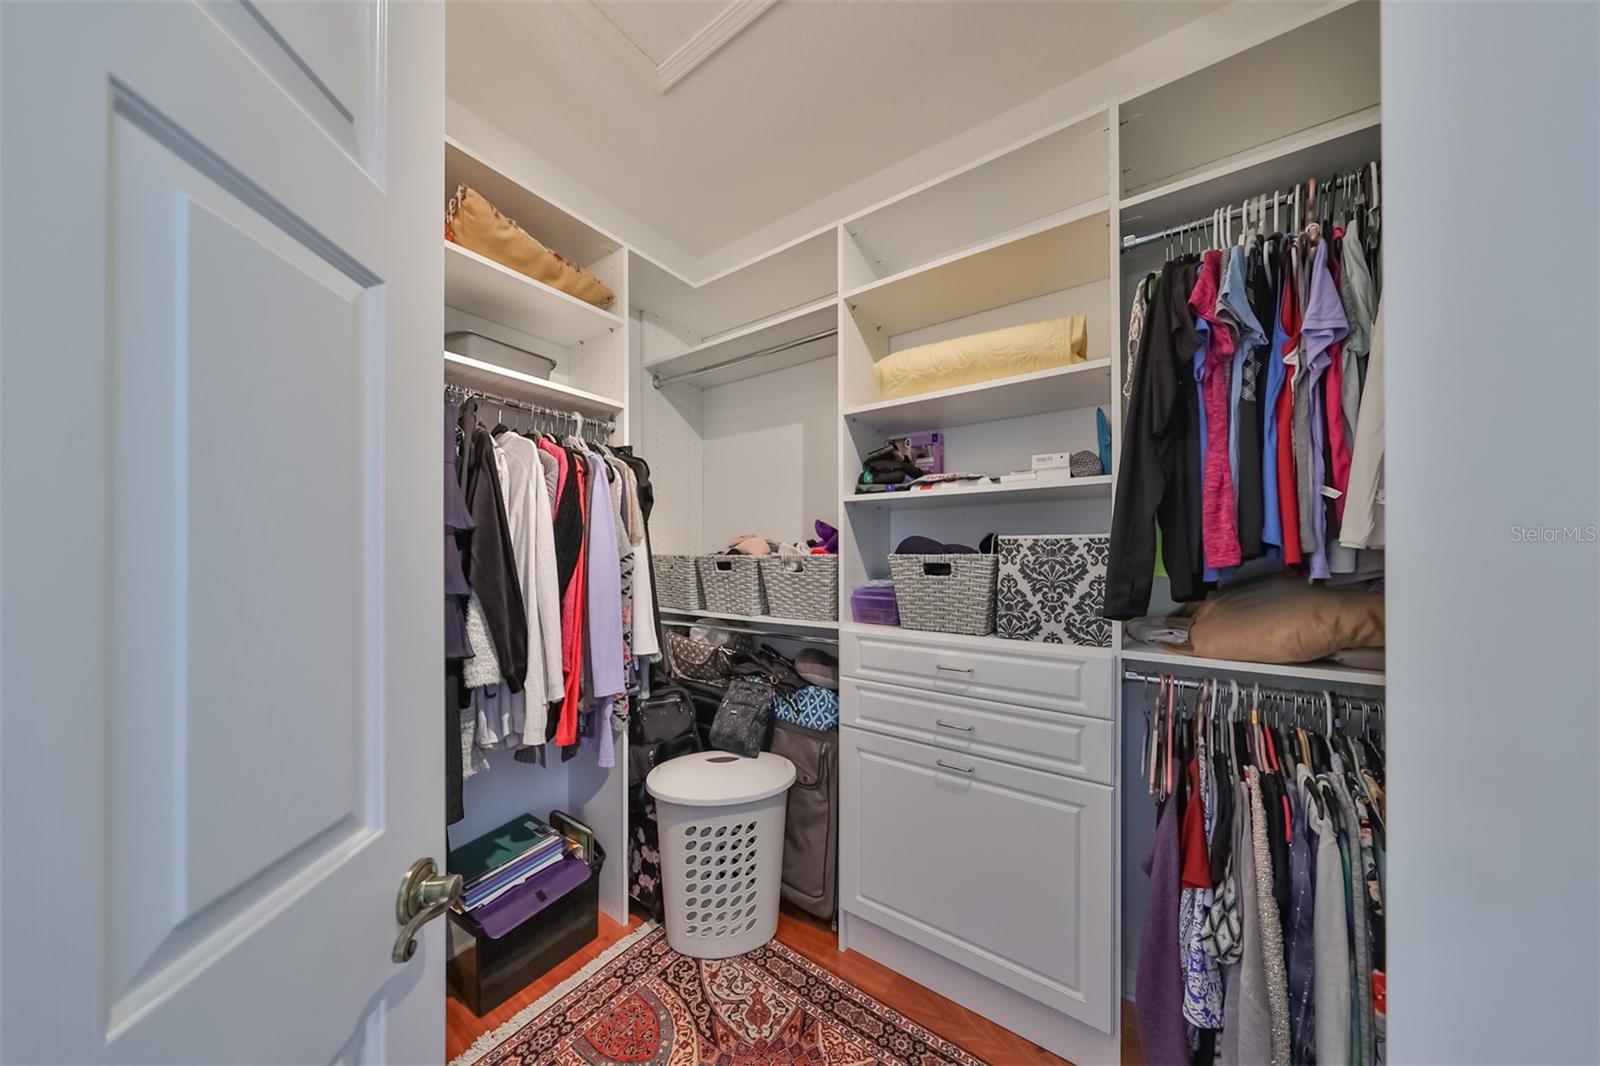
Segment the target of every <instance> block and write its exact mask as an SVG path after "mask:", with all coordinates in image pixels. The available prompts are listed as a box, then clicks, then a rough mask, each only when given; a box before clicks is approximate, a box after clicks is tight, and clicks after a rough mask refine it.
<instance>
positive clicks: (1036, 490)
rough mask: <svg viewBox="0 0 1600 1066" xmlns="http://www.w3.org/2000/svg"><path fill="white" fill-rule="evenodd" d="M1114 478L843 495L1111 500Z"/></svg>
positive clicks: (871, 503) (855, 503) (876, 499)
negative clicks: (1112, 479) (1112, 480)
mask: <svg viewBox="0 0 1600 1066" xmlns="http://www.w3.org/2000/svg"><path fill="white" fill-rule="evenodd" d="M1110 497H1111V478H1110V477H1107V476H1104V475H1102V476H1099V477H1076V478H1073V479H1071V480H1070V481H1062V482H1048V483H1045V484H1042V485H1041V484H1037V483H1034V482H1028V481H1012V482H1006V483H1004V484H997V483H994V482H981V483H976V484H971V485H953V486H951V487H950V488H945V489H926V490H923V491H914V490H913V491H909V492H874V493H863V494H861V495H855V494H851V495H849V496H846V497H844V499H843V501H842V502H843V503H844V504H846V505H847V506H851V507H892V508H895V509H897V510H898V509H902V508H906V507H940V506H944V507H961V506H981V505H983V504H986V503H1039V502H1055V501H1065V500H1096V499H1110Z"/></svg>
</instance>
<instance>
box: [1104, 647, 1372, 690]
mask: <svg viewBox="0 0 1600 1066" xmlns="http://www.w3.org/2000/svg"><path fill="white" fill-rule="evenodd" d="M1122 658H1123V659H1125V660H1126V661H1128V662H1130V663H1150V664H1153V665H1156V666H1170V667H1173V668H1175V669H1180V670H1184V669H1187V670H1196V671H1201V672H1204V673H1219V674H1248V675H1252V676H1258V677H1262V678H1286V679H1293V680H1296V681H1322V682H1327V683H1329V684H1337V685H1359V686H1362V687H1365V688H1382V687H1383V684H1384V675H1383V673H1382V672H1381V671H1378V670H1356V669H1352V668H1351V667H1348V666H1340V665H1339V664H1338V663H1293V664H1286V663H1256V662H1243V661H1236V660H1233V659H1205V658H1201V657H1200V656H1198V655H1185V654H1184V653H1182V652H1177V651H1168V650H1166V649H1164V648H1162V647H1160V646H1159V645H1156V644H1144V643H1141V642H1139V641H1136V640H1124V641H1123V644H1122Z"/></svg>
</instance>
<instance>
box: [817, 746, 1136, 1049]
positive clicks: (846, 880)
mask: <svg viewBox="0 0 1600 1066" xmlns="http://www.w3.org/2000/svg"><path fill="white" fill-rule="evenodd" d="M841 732H842V751H843V780H842V786H843V787H842V794H841V805H840V810H841V812H842V825H841V839H840V848H841V850H840V876H841V882H840V901H841V902H840V906H841V907H842V908H843V909H844V910H846V911H849V912H850V913H852V914H855V915H858V916H860V917H861V918H864V919H866V920H867V921H869V922H872V923H874V924H876V925H880V926H882V927H883V928H885V929H888V930H889V931H891V932H893V933H897V934H899V935H900V936H903V937H905V938H906V939H908V940H911V941H914V942H915V943H918V944H921V945H922V946H923V947H925V948H928V949H929V950H931V951H934V952H937V953H939V954H940V955H943V956H945V957H946V958H949V959H952V960H954V961H956V962H959V963H961V964H962V965H964V966H966V967H968V968H969V969H971V970H974V971H975V972H977V973H980V974H983V975H984V976H986V977H989V978H992V979H993V980H995V981H998V982H1000V983H1001V984H1003V985H1006V986H1008V987H1010V988H1012V989H1015V990H1016V991H1018V992H1021V993H1023V994H1024V995H1028V996H1031V997H1032V998H1034V999H1036V1000H1038V1001H1040V1002H1041V1003H1045V1004H1047V1005H1049V1006H1051V1007H1054V1008H1055V1009H1057V1010H1059V1011H1061V1012H1063V1013H1065V1014H1068V1015H1071V1016H1072V1017H1074V1018H1077V1019H1078V1020H1079V1021H1082V1022H1084V1023H1086V1024H1088V1025H1092V1026H1094V1027H1095V1028H1097V1029H1100V1030H1101V1031H1103V1032H1107V1033H1109V1032H1110V1031H1111V1010H1112V989H1113V988H1114V982H1113V980H1112V977H1113V975H1112V972H1111V970H1112V939H1111V938H1112V936H1113V933H1114V930H1113V925H1114V921H1115V915H1116V911H1115V907H1114V904H1113V898H1112V888H1113V884H1114V880H1113V877H1114V871H1113V868H1112V866H1113V862H1112V860H1113V833H1114V831H1115V825H1114V806H1113V802H1112V791H1111V789H1110V788H1107V787H1106V786H1104V785H1095V784H1089V783H1088V782H1084V781H1075V780H1072V779H1071V778H1066V777H1060V776H1057V775H1055V774H1047V773H1041V772H1039V771H1037V770H1030V769H1025V768H1023V767H1020V766H1010V765H1006V764H1004V763H999V762H994V761H993V760H990V759H984V758H980V757H978V756H974V755H971V754H960V753H956V752H952V751H947V750H943V749H940V748H935V747H932V746H930V745H927V744H922V743H918V742H914V741H908V740H899V739H896V738H894V737H887V736H880V735H877V734H874V733H871V732H868V731H865V730H861V729H855V728H851V727H849V726H846V727H845V728H844V729H843V730H842V731H841Z"/></svg>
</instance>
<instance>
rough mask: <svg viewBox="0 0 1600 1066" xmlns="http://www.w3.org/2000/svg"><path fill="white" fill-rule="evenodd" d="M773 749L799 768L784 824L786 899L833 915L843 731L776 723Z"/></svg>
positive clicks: (822, 915)
mask: <svg viewBox="0 0 1600 1066" xmlns="http://www.w3.org/2000/svg"><path fill="white" fill-rule="evenodd" d="M772 751H773V753H774V754H777V755H782V756H783V757H784V758H786V759H788V760H789V761H790V762H792V763H794V770H795V778H794V784H793V785H792V786H791V787H790V788H789V804H788V811H787V815H786V817H785V819H784V824H783V888H782V891H783V898H784V899H786V900H788V901H789V902H790V903H792V904H794V905H795V906H796V907H799V908H800V909H801V910H803V911H806V912H807V913H809V914H813V915H815V916H816V917H818V918H826V919H831V918H833V917H834V915H835V913H837V911H838V907H839V733H838V731H837V730H829V731H828V732H825V733H824V732H818V731H817V730H815V729H807V728H805V727H804V726H798V725H794V724H792V723H789V722H778V723H777V725H776V727H775V728H774V729H773V731H772Z"/></svg>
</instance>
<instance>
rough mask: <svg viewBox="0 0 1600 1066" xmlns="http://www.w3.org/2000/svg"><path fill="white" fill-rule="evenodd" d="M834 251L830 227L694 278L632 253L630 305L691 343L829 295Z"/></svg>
mask: <svg viewBox="0 0 1600 1066" xmlns="http://www.w3.org/2000/svg"><path fill="white" fill-rule="evenodd" d="M837 254H838V253H837V251H836V247H835V241H834V235H833V229H832V228H831V227H830V228H828V229H826V230H822V231H820V232H817V233H814V234H812V235H811V236H809V237H806V238H805V239H803V240H799V241H795V242H794V243H792V244H788V245H785V246H784V247H782V248H779V249H776V250H775V251H772V252H769V253H768V254H766V255H763V256H760V257H758V258H756V259H754V260H751V261H750V262H748V263H745V264H743V265H742V266H738V267H735V268H733V269H732V270H728V271H725V272H723V273H722V274H718V275H716V276H715V277H712V278H708V279H706V280H705V281H701V282H698V283H693V282H689V281H687V280H685V279H684V278H682V277H679V276H678V275H677V274H674V273H673V272H671V271H669V270H667V269H666V268H665V267H661V266H658V265H657V264H656V263H654V262H652V261H651V260H649V259H647V258H645V257H644V256H642V255H638V254H635V255H634V257H633V265H632V269H631V271H630V274H631V297H630V300H631V307H632V308H633V310H635V311H637V312H640V313H641V314H644V315H647V316H650V317H653V318H656V319H658V320H659V321H660V322H661V323H663V325H664V327H665V328H666V329H668V330H669V331H670V332H672V333H674V334H675V335H677V336H678V337H679V338H680V340H681V341H682V342H683V343H684V345H685V346H686V347H694V346H696V345H699V344H703V343H705V342H707V341H708V340H711V339H712V338H715V337H717V336H719V335H722V334H728V333H732V332H734V331H737V330H739V329H740V328H742V327H744V326H748V325H751V324H753V323H761V322H765V321H767V320H770V319H776V318H778V317H780V316H782V315H785V314H789V313H793V312H796V311H799V310H800V309H802V308H804V307H806V306H807V305H810V304H813V303H815V302H816V301H818V300H821V299H824V298H829V297H832V296H833V294H834V292H835V291H836V285H837V282H836V278H835V275H836V267H835V263H836V256H837ZM646 361H647V362H651V361H653V360H652V359H651V358H650V356H649V354H648V353H647V354H646Z"/></svg>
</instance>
